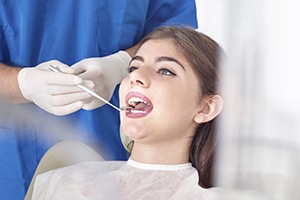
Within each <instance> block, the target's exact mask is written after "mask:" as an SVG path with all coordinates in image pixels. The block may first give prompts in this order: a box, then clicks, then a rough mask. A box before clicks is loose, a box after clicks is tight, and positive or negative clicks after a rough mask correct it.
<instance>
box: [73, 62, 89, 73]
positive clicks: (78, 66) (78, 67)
mask: <svg viewBox="0 0 300 200" xmlns="http://www.w3.org/2000/svg"><path fill="white" fill-rule="evenodd" d="M82 62H84V61H81V62H78V63H75V64H74V65H72V66H71V67H70V68H71V69H73V71H74V74H77V75H78V74H82V73H84V72H85V71H86V70H87V68H86V65H85V64H83V63H82Z"/></svg>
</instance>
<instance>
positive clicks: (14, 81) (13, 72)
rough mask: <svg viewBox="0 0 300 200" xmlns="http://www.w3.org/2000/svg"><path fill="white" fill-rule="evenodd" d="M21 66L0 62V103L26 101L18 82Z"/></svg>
mask: <svg viewBox="0 0 300 200" xmlns="http://www.w3.org/2000/svg"><path fill="white" fill-rule="evenodd" d="M20 70H21V68H19V67H10V66H8V65H5V64H2V63H0V103H14V104H17V103H26V102H28V101H27V100H26V99H25V98H24V97H23V95H22V93H21V90H20V88H19V84H18V74H19V71H20Z"/></svg>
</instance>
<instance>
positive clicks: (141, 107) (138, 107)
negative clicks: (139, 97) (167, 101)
mask: <svg viewBox="0 0 300 200" xmlns="http://www.w3.org/2000/svg"><path fill="white" fill-rule="evenodd" d="M151 109H152V107H151V106H150V105H148V104H144V103H142V102H141V103H139V104H137V105H136V106H135V107H134V110H141V111H145V112H146V111H150V110H151Z"/></svg>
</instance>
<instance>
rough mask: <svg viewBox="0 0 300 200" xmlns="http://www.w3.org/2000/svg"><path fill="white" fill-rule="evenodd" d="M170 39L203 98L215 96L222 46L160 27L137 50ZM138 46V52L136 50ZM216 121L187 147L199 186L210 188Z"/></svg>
mask: <svg viewBox="0 0 300 200" xmlns="http://www.w3.org/2000/svg"><path fill="white" fill-rule="evenodd" d="M160 39H171V40H172V41H173V44H174V45H175V47H177V48H178V50H179V51H180V53H181V54H182V55H183V56H184V57H185V59H186V60H187V61H188V62H189V64H190V65H191V66H192V68H193V70H194V72H195V74H196V76H197V78H198V80H199V86H200V92H201V94H203V95H204V96H210V95H215V94H218V89H219V77H218V75H219V69H218V67H219V64H220V60H221V52H222V50H221V47H220V46H219V45H218V44H217V43H216V42H215V41H214V40H212V39H211V38H210V37H208V36H207V35H205V34H203V33H200V32H199V31H197V30H195V29H193V28H191V27H186V26H162V27H159V28H158V29H156V30H155V31H153V32H151V33H150V34H148V35H147V36H146V37H145V38H144V39H143V40H142V41H141V42H140V44H139V47H140V46H141V45H143V44H144V43H145V42H147V41H148V40H160ZM139 47H138V49H139ZM216 120H217V118H215V119H213V120H211V121H209V122H206V123H202V124H199V126H198V127H197V129H196V131H195V135H194V138H193V141H192V144H191V147H190V155H189V158H190V162H191V163H192V165H193V166H194V167H195V168H196V169H197V171H198V174H199V185H200V186H202V187H204V188H209V187H212V186H213V174H214V173H213V172H214V158H215V152H216Z"/></svg>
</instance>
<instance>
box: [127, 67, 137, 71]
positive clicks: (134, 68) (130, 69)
mask: <svg viewBox="0 0 300 200" xmlns="http://www.w3.org/2000/svg"><path fill="white" fill-rule="evenodd" d="M137 69H138V67H135V66H129V67H128V68H127V70H128V73H131V72H133V71H134V70H137Z"/></svg>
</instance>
